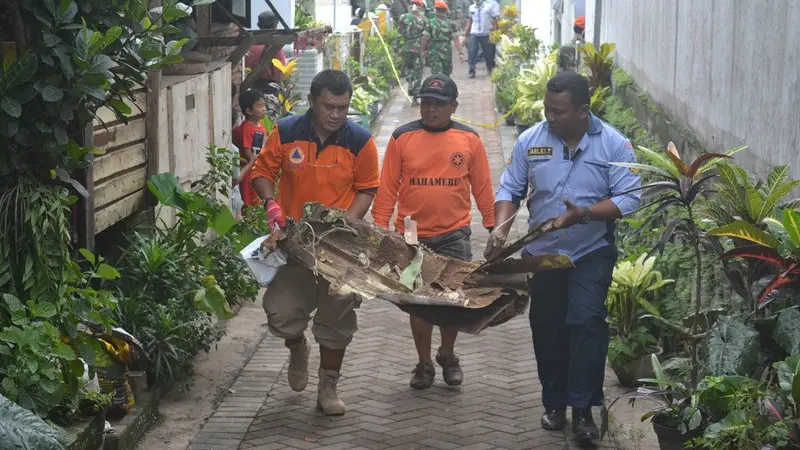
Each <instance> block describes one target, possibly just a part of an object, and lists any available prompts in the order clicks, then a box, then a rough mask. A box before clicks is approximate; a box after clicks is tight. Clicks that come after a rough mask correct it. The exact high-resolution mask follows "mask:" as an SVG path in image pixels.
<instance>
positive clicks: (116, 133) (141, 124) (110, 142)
mask: <svg viewBox="0 0 800 450" xmlns="http://www.w3.org/2000/svg"><path fill="white" fill-rule="evenodd" d="M146 136H147V127H146V124H145V119H144V117H140V118H138V119H135V120H132V121H130V122H128V124H127V125H125V124H124V123H120V124H117V125H114V126H111V127H109V128H108V129H107V130H106V129H105V128H100V129H99V130H95V132H94V146H95V147H97V148H102V149H105V150H110V149H112V148H118V147H124V146H127V145H130V144H132V143H134V142H137V141H141V140H143V139H145V137H146Z"/></svg>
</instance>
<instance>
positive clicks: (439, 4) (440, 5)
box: [433, 0, 447, 9]
mask: <svg viewBox="0 0 800 450" xmlns="http://www.w3.org/2000/svg"><path fill="white" fill-rule="evenodd" d="M433 7H434V8H436V9H447V2H445V1H444V0H436V2H435V3H434V4H433Z"/></svg>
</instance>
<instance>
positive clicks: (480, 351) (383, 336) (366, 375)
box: [190, 66, 608, 450]
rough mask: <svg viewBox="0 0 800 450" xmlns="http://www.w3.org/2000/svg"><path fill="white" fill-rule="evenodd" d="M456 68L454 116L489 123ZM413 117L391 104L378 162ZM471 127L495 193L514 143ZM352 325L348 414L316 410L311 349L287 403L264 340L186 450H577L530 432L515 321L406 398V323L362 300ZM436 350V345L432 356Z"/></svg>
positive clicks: (415, 113)
mask: <svg viewBox="0 0 800 450" xmlns="http://www.w3.org/2000/svg"><path fill="white" fill-rule="evenodd" d="M456 70H457V71H458V73H456V74H454V78H455V79H456V81H457V82H458V85H459V91H460V92H461V93H462V95H461V98H460V99H459V102H460V106H459V109H458V112H457V114H458V115H459V116H461V117H464V118H466V119H468V120H471V121H475V122H480V123H491V122H495V120H496V115H495V113H494V104H493V101H492V88H491V84H490V83H489V81H488V79H487V76H486V73H485V69H482V68H480V67H479V69H478V77H477V78H476V79H473V80H468V79H467V78H466V74H465V72H466V67H465V66H456ZM418 117H419V109H418V108H411V107H410V105H409V104H408V103H407V102H406V101H404V100H403V99H402V98H401V97H398V98H396V99H395V101H394V102H393V104H392V105H390V107H389V110H388V112H387V114H385V116H384V118H383V122H382V125H381V127H380V129H379V131H378V133H377V136H376V139H377V143H378V147H379V149H381V152H382V151H383V149H385V147H386V143H387V142H388V140H389V137H390V135H391V132H392V131H393V130H394V129H395V127H397V126H399V125H401V124H403V123H405V122H408V121H411V120H415V119H417V118H418ZM503 127H505V128H503ZM476 129H477V130H478V131H479V132H480V135H481V138H482V139H483V141H484V143H485V145H486V147H487V150H488V156H489V162H490V165H491V167H492V176H493V180H494V183H495V185H496V184H497V182H498V180H499V177H500V173H501V172H502V169H503V168H504V166H505V161H506V160H507V154H508V153H509V152H510V149H511V144H513V133H512V132H510V131H509V130H511V128H509V127H506V126H505V125H501V127H499V128H495V129H484V128H476ZM501 142H502V143H503V145H501ZM504 146H505V149H506V152H505V154H504V151H503V148H504ZM525 217H526V214H522V215H521V217H519V218H518V220H517V223H516V224H515V228H514V234H515V235H517V236H518V235H519V233H520V232H524V231H525V227H526V226H525V224H524V220H525ZM512 237H513V236H512ZM486 238H487V233H486V231H485V230H484V229H483V228H482V226H481V221H480V214H479V213H478V212H477V211H475V212H474V215H473V247H474V249H473V250H474V254H475V255H476V257H478V255H482V254H483V249H484V246H485V242H486ZM358 315H359V326H360V329H359V331H358V333H357V334H356V337H355V339H354V341H353V343H352V344H351V345H350V347H349V348H348V350H347V356H346V357H345V362H344V367H343V369H342V379H341V381H340V383H339V392H340V395H341V397H342V399H343V400H344V401H345V402H346V404H347V414H346V415H344V416H342V417H335V418H330V417H325V416H324V415H322V414H321V413H320V412H318V411H316V409H315V404H316V383H317V379H316V370H315V369H316V367H318V363H319V356H318V354H317V353H316V346H315V351H314V352H312V357H311V362H310V367H311V368H312V369H314V370H311V371H310V372H312V373H311V379H310V380H309V385H308V388H307V389H306V391H304V392H302V393H295V392H292V391H291V389H290V388H289V386H288V384H287V381H286V373H285V371H286V360H287V356H288V350H286V349H285V348H284V347H283V343H282V341H281V340H279V339H277V338H275V337H273V336H269V335H268V336H265V337H264V339H263V340H262V341H261V343H260V345H259V348H258V350H257V352H256V353H255V355H254V356H253V358H252V359H251V360H250V362H249V363H248V364H247V365H246V367H245V368H244V369H243V371H242V373H241V375H240V376H239V377H238V379H237V381H236V382H235V384H234V385H233V386H232V389H231V391H230V394H229V395H227V396H226V397H225V398H224V399H223V401H222V402H221V404H220V405H219V407H218V408H217V410H216V412H215V413H214V414H213V415H212V417H211V418H210V419H209V420H208V422H207V423H206V425H205V426H204V427H203V429H202V431H201V432H200V434H199V435H198V436H197V437H196V438H195V439H194V441H193V443H192V445H191V446H190V449H192V450H208V449H216V450H228V449H231V450H233V449H261V450H266V449H355V448H362V449H384V448H402V449H534V448H535V449H568V448H576V447H577V443H575V442H574V441H573V440H572V436H571V433H569V432H563V433H562V432H546V431H544V430H541V429H540V427H539V417H540V416H541V414H542V412H543V410H542V407H541V401H540V386H539V382H538V380H537V378H536V362H535V359H534V356H533V349H532V343H531V334H530V329H529V327H528V321H527V317H526V316H521V317H517V318H516V319H514V320H512V321H510V322H508V323H506V324H504V325H502V326H500V327H497V328H492V329H489V330H486V331H484V332H483V333H481V335H480V336H469V335H465V334H462V335H461V336H460V337H459V340H458V342H457V343H456V352H457V353H458V354H459V356H460V357H461V363H462V367H463V369H464V384H463V385H462V386H461V387H459V388H449V387H447V386H446V385H445V384H444V382H443V381H442V380H441V370H440V368H438V367H437V369H438V370H437V372H438V373H437V376H438V378H437V381H436V383H435V384H434V386H433V387H431V388H430V389H427V390H424V391H415V390H413V389H411V388H410V387H409V385H408V383H409V380H410V377H411V370H412V368H413V367H414V366H415V364H416V362H417V357H416V353H415V351H414V342H413V339H412V337H411V333H410V330H409V325H408V316H407V315H406V314H405V313H403V312H401V311H400V310H399V309H397V308H396V307H395V306H393V305H391V304H389V303H387V302H383V301H380V300H371V301H370V300H368V301H365V302H364V304H363V305H362V307H361V309H360V310H359V311H358ZM437 341H438V336H437V337H435V338H434V346H433V349H434V350H433V351H435V348H436V347H438V342H437ZM595 414H596V416H597V415H598V413H597V412H596V413H595ZM597 419H599V417H597ZM606 445H608V444H606Z"/></svg>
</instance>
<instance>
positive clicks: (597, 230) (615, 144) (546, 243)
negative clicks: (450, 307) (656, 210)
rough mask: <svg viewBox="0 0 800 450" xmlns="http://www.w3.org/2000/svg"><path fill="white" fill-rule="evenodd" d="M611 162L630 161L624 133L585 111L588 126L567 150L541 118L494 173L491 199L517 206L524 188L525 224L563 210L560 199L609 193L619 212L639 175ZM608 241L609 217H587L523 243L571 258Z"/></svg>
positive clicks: (634, 198) (580, 200)
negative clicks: (497, 180)
mask: <svg viewBox="0 0 800 450" xmlns="http://www.w3.org/2000/svg"><path fill="white" fill-rule="evenodd" d="M611 162H636V154H635V153H634V151H633V147H632V145H631V142H630V141H629V140H628V139H627V138H626V137H625V136H623V135H622V134H621V133H620V132H619V131H617V130H616V129H614V127H612V126H610V125H608V124H607V123H605V122H603V121H602V120H600V119H598V118H597V117H595V116H594V115H593V114H590V116H589V131H588V132H587V133H586V134H585V135H584V136H583V138H582V139H581V141H580V143H579V144H578V147H577V148H576V149H574V150H573V151H572V152H570V151H569V149H568V148H567V146H566V144H565V143H564V141H563V140H561V139H559V138H558V137H556V136H555V135H554V134H553V133H552V132H551V131H550V126H549V125H548V124H547V121H543V122H541V123H539V124H538V125H536V126H535V127H533V128H530V129H528V130H526V131H525V132H524V133H522V135H520V137H519V139H517V143H516V144H515V145H514V152H513V154H512V156H511V162H510V163H509V165H508V166H506V169H505V171H504V172H503V175H502V177H501V178H500V186H499V187H498V188H497V192H496V194H495V202H499V201H510V202H514V203H515V204H517V205H518V204H519V203H520V201H521V200H522V199H524V198H525V197H526V196H527V192H528V189H529V188H530V190H531V192H532V195H531V196H530V199H529V200H528V205H527V206H528V211H529V212H530V219H529V221H528V224H529V226H530V227H531V228H533V227H535V226H537V225H539V224H540V223H542V222H543V221H544V220H546V219H548V218H550V217H556V216H560V215H562V214H564V212H565V211H566V206H565V205H564V199H568V200H570V201H571V202H573V203H575V204H576V205H578V206H590V205H593V204H595V203H598V202H600V201H601V200H605V199H609V198H610V199H611V201H613V202H614V203H615V204H616V205H617V207H618V208H619V210H620V211H622V214H623V215H625V214H629V213H631V212H632V211H634V210H636V208H638V207H639V205H640V203H641V194H640V192H639V191H636V192H632V193H627V194H624V193H625V192H626V191H628V190H630V189H633V188H636V187H638V186H640V185H641V179H640V177H639V175H638V174H637V173H634V172H633V171H631V170H630V169H628V168H625V167H619V166H614V165H611V164H610V163H611ZM613 242H614V222H602V221H592V222H590V223H588V224H576V225H573V226H572V227H569V228H566V229H561V230H556V231H552V232H549V233H547V234H545V235H543V236H542V237H540V238H539V239H537V240H535V241H534V242H532V243H530V244H528V246H527V247H526V250H527V251H528V253H530V254H532V255H539V254H545V253H559V254H565V255H567V256H569V257H570V258H571V259H572V260H573V261H576V260H578V259H579V258H580V257H582V256H584V255H586V254H587V253H589V252H592V251H594V250H597V249H599V248H601V247H604V246H606V245H610V244H611V243H613Z"/></svg>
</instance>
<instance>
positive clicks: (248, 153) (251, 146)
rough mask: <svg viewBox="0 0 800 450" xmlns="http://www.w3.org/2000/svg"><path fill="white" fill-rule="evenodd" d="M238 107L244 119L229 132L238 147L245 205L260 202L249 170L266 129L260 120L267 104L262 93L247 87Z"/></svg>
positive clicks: (263, 138) (240, 177)
mask: <svg viewBox="0 0 800 450" xmlns="http://www.w3.org/2000/svg"><path fill="white" fill-rule="evenodd" d="M239 108H241V110H242V115H244V121H243V122H242V123H241V124H239V126H237V127H235V128H234V129H233V131H232V132H231V141H232V142H233V145H235V146H236V148H238V149H239V160H240V167H241V172H240V174H239V180H240V182H239V190H240V191H241V195H242V202H243V205H244V206H245V207H247V206H254V205H258V204H259V203H260V200H259V198H258V195H257V194H256V191H255V190H254V189H253V186H252V185H251V184H250V183H249V175H250V170H251V169H252V167H253V164H255V162H256V155H257V154H258V152H260V151H261V147H262V146H263V145H264V140H265V138H266V135H267V130H265V129H264V124H263V123H261V120H262V119H263V118H264V117H266V116H267V104H266V102H265V101H264V94H262V93H261V92H260V91H258V90H256V89H248V90H246V91H244V92H242V93H241V94H239Z"/></svg>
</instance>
